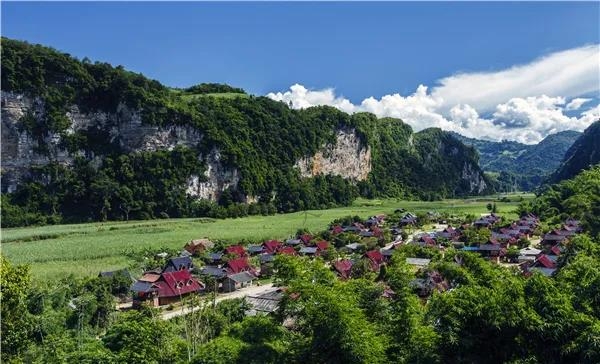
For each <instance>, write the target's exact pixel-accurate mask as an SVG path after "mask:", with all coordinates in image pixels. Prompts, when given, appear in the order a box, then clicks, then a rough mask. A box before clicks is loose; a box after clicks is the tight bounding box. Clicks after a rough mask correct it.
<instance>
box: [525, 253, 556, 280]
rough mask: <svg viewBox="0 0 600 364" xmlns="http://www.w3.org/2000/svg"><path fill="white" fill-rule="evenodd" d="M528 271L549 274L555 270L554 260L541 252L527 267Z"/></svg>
mask: <svg viewBox="0 0 600 364" xmlns="http://www.w3.org/2000/svg"><path fill="white" fill-rule="evenodd" d="M528 271H529V272H534V271H538V272H540V273H542V274H543V275H545V276H548V277H549V276H551V275H552V274H553V273H554V271H556V261H555V260H553V259H550V257H549V256H547V255H545V254H542V255H540V256H539V257H538V259H537V260H536V261H535V262H534V263H533V264H531V266H530V267H529V269H528Z"/></svg>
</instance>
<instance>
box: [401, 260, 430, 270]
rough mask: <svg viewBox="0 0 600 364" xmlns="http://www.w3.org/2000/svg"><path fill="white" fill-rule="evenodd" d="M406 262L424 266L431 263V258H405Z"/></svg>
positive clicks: (419, 266) (420, 266)
mask: <svg viewBox="0 0 600 364" xmlns="http://www.w3.org/2000/svg"><path fill="white" fill-rule="evenodd" d="M406 263H407V264H410V265H413V266H415V267H418V268H424V267H426V266H428V265H429V263H431V259H425V258H406Z"/></svg>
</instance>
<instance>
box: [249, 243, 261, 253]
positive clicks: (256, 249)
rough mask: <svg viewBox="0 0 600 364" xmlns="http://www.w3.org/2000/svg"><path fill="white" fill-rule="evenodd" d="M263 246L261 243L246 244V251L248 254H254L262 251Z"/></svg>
mask: <svg viewBox="0 0 600 364" xmlns="http://www.w3.org/2000/svg"><path fill="white" fill-rule="evenodd" d="M263 250H264V247H263V246H262V245H248V253H250V255H256V254H260V253H262V252H263Z"/></svg>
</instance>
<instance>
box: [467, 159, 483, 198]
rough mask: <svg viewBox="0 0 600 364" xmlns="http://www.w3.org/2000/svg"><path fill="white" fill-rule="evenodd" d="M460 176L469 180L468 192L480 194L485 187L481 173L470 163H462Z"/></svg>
mask: <svg viewBox="0 0 600 364" xmlns="http://www.w3.org/2000/svg"><path fill="white" fill-rule="evenodd" d="M461 177H462V179H463V180H466V181H468V182H469V193H471V194H480V193H482V192H483V191H484V190H485V189H486V188H487V184H486V183H485V180H484V179H483V175H482V174H481V173H479V171H477V170H476V169H474V168H473V165H472V164H470V163H465V164H464V165H463V169H462V174H461Z"/></svg>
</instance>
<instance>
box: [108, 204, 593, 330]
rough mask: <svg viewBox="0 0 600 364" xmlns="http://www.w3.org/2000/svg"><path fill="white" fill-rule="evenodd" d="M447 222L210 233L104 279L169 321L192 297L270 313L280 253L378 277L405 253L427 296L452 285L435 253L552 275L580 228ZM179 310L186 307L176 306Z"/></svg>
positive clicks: (343, 275)
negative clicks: (255, 237) (248, 240)
mask: <svg viewBox="0 0 600 364" xmlns="http://www.w3.org/2000/svg"><path fill="white" fill-rule="evenodd" d="M420 219H421V220H426V221H420ZM447 220H448V219H447V218H446V217H442V216H440V215H439V214H437V213H435V212H429V213H428V214H426V215H422V216H420V217H417V216H416V215H414V214H412V213H410V212H405V211H404V210H403V209H397V210H396V211H395V213H394V214H393V215H391V216H386V215H377V216H371V217H369V218H368V219H365V220H361V219H360V218H359V217H357V216H356V217H347V218H345V219H339V220H336V221H334V222H332V223H331V224H330V228H329V229H328V230H326V231H323V232H320V233H318V234H314V235H313V234H310V233H308V232H306V231H299V232H298V234H297V235H296V236H293V237H290V238H289V239H287V240H282V241H280V240H267V241H264V242H262V243H261V244H246V245H244V244H234V245H228V246H223V245H222V244H215V243H214V242H212V241H211V240H209V239H208V238H202V239H195V240H191V241H189V242H187V243H186V244H185V245H184V246H183V249H182V250H181V251H180V252H179V254H177V255H174V256H169V255H168V254H167V253H159V254H157V256H156V257H155V258H157V259H158V261H162V262H164V264H163V265H162V266H157V267H155V268H153V269H149V270H145V271H144V272H143V273H142V275H141V276H140V277H139V278H137V279H133V278H132V277H131V275H130V274H129V272H128V271H127V270H125V269H123V270H118V271H110V272H101V273H100V275H99V276H100V277H105V278H111V277H115V276H116V275H123V276H125V277H126V278H127V279H129V280H131V281H132V282H133V283H132V284H131V286H130V292H131V295H130V296H129V297H128V299H126V300H125V302H121V303H120V304H119V305H118V306H117V307H118V308H119V309H137V308H140V307H143V306H146V307H158V308H162V309H163V310H164V311H163V318H165V319H170V318H173V317H176V316H180V315H185V314H187V313H189V312H191V311H193V310H194V308H193V307H192V308H189V307H187V308H184V307H183V305H182V301H184V300H185V299H186V298H187V297H189V296H195V295H200V296H207V295H209V294H210V295H212V299H213V303H216V302H218V301H222V300H225V299H231V298H245V299H246V302H247V303H248V304H249V305H250V307H251V308H250V309H249V310H248V311H247V314H248V315H256V314H268V313H272V312H274V311H275V310H277V307H278V303H279V301H280V300H281V299H282V298H283V296H284V292H285V287H278V285H277V284H276V283H275V284H274V282H273V281H272V276H273V274H274V273H275V270H276V268H275V264H274V262H275V260H276V259H277V257H278V256H288V257H306V259H323V260H325V262H326V264H327V266H328V267H330V269H331V270H332V271H334V272H335V273H336V275H337V276H338V278H339V279H340V280H348V279H352V278H355V277H362V276H364V275H365V274H367V273H370V274H373V275H375V276H377V275H379V274H381V273H382V272H383V271H384V269H385V266H386V265H387V264H389V263H390V262H391V260H392V259H393V257H394V256H395V255H396V252H399V251H401V250H402V251H403V255H402V256H403V259H404V260H405V263H406V264H407V265H409V266H410V267H411V269H412V270H413V272H414V273H415V278H414V279H412V281H411V282H410V284H411V287H412V288H413V291H414V293H415V294H417V295H418V297H419V298H421V299H424V300H426V299H427V298H428V297H429V296H431V294H433V292H438V293H442V292H444V291H447V290H449V289H452V288H453V286H454V285H455V284H454V283H453V282H452V281H451V280H449V279H448V278H446V277H444V276H443V275H442V274H441V273H440V272H439V271H437V270H435V269H433V268H430V265H431V262H432V257H433V256H435V255H438V256H441V257H444V256H445V255H446V254H455V257H454V261H455V263H456V264H459V265H460V264H461V258H460V256H459V255H458V254H456V253H457V252H464V253H472V254H478V255H479V256H481V257H483V258H485V259H487V260H489V261H491V262H493V263H496V264H499V265H501V266H504V267H506V268H507V269H516V270H518V272H520V273H521V274H523V275H524V276H526V277H527V276H530V275H532V274H533V273H534V272H540V273H541V274H543V275H545V276H548V277H550V276H552V274H553V273H554V271H555V270H556V269H557V266H558V260H559V257H560V256H561V254H562V253H563V251H564V250H565V245H566V243H567V242H568V241H569V240H570V239H571V238H572V237H573V236H574V235H575V234H577V233H580V232H581V231H582V229H581V227H580V224H579V222H578V221H577V220H574V219H570V218H569V219H566V220H565V221H564V223H563V224H562V226H560V227H557V228H552V229H550V230H549V231H548V232H546V233H542V230H541V226H540V221H539V219H538V217H536V216H535V215H533V214H527V215H523V216H521V217H520V218H519V219H517V220H514V221H505V219H504V218H503V217H501V216H499V215H497V214H496V213H489V214H482V216H480V217H479V218H477V219H475V220H473V221H472V222H470V223H467V222H464V221H463V222H462V223H458V224H455V227H454V226H452V224H450V223H449V221H447ZM453 222H458V220H456V219H454V221H453ZM426 228H427V229H426ZM381 283H382V284H384V285H385V283H384V282H381ZM383 295H384V296H385V297H393V295H394V292H393V291H392V290H391V289H390V288H389V287H387V286H386V287H384V290H383ZM175 307H181V310H176V311H174V308H175Z"/></svg>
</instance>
